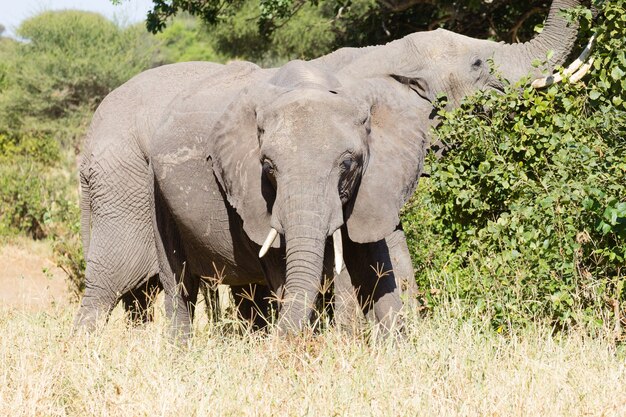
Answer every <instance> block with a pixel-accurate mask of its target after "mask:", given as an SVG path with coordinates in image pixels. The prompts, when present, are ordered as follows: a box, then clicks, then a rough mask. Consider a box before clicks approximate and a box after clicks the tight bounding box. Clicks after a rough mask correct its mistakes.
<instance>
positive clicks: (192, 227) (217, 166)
mask: <svg viewBox="0 0 626 417" xmlns="http://www.w3.org/2000/svg"><path fill="white" fill-rule="evenodd" d="M577 5H579V1H574V0H554V2H553V4H552V7H551V10H550V14H549V16H548V19H547V22H546V25H545V27H544V30H543V32H542V33H541V34H539V35H538V36H536V37H535V38H534V39H533V40H531V41H530V42H528V43H525V44H513V45H510V44H503V43H497V42H491V41H486V40H478V39H472V38H469V37H466V36H462V35H458V34H455V33H453V32H449V31H446V30H442V29H438V30H435V31H432V32H419V33H414V34H411V35H408V36H406V37H404V38H402V39H399V40H397V41H393V42H390V43H388V44H386V45H381V46H372V47H367V48H363V49H355V48H343V49H340V50H338V51H336V52H334V53H332V54H329V55H327V56H325V57H321V58H318V59H315V60H312V61H308V62H304V61H292V62H290V63H288V64H286V65H285V66H283V67H282V68H271V69H262V68H259V67H258V66H256V65H254V64H250V63H242V62H235V63H231V64H229V65H226V66H221V65H217V64H211V63H185V64H173V65H169V66H164V67H160V68H156V69H153V70H150V71H147V72H144V73H142V74H140V75H138V76H137V77H135V78H133V79H131V80H130V81H129V82H127V83H126V84H124V85H123V86H122V87H120V88H118V89H117V90H115V91H113V92H112V93H111V94H110V95H109V96H107V98H106V99H105V100H104V101H103V103H102V104H101V105H100V107H99V108H98V110H97V111H96V114H95V115H94V120H93V122H92V124H91V126H90V130H89V132H88V135H87V141H86V145H85V149H84V152H83V157H82V160H81V166H80V178H81V190H82V191H81V227H82V233H83V242H84V247H85V253H86V259H87V270H86V276H87V282H86V290H85V294H84V297H83V299H82V302H81V307H80V309H79V312H78V314H77V319H76V323H77V325H79V326H80V325H91V324H93V323H94V321H95V319H96V318H97V317H99V316H106V315H107V314H108V312H109V311H110V309H111V308H112V307H113V306H114V305H115V303H116V302H117V301H118V300H120V299H122V300H127V299H128V298H129V297H135V298H137V299H138V300H139V301H140V302H139V307H140V310H141V308H142V307H143V306H144V304H145V303H142V302H141V301H142V298H141V293H142V291H141V289H143V288H145V286H146V285H148V286H150V285H160V286H162V287H163V289H164V291H165V294H166V310H167V313H168V316H169V317H170V318H171V319H172V322H173V329H179V330H180V331H181V332H182V333H183V334H188V333H189V324H190V322H191V319H192V317H193V304H194V303H195V300H196V296H197V288H198V285H199V284H198V283H199V278H200V276H213V275H216V274H218V272H220V271H224V274H223V275H224V276H225V277H226V278H225V279H226V282H225V283H229V284H231V285H234V286H235V287H236V288H245V287H246V286H248V285H254V286H255V288H262V286H261V287H259V286H258V284H265V285H267V286H268V287H269V289H271V291H272V292H273V296H274V297H277V298H278V299H279V300H280V302H281V303H280V312H279V319H278V320H279V327H280V328H281V329H282V330H284V331H293V330H296V331H297V330H300V329H302V328H303V327H304V326H305V325H306V323H307V322H308V321H309V320H310V317H311V314H312V304H313V301H314V299H315V298H316V296H317V293H318V292H319V287H320V281H321V276H322V273H323V272H324V271H325V270H326V271H327V273H330V270H331V269H332V265H330V264H332V260H333V259H334V260H335V264H336V265H335V269H336V270H337V271H338V270H339V268H340V266H341V262H342V261H341V260H342V259H344V260H345V264H346V267H347V269H348V271H349V272H350V279H351V281H352V283H353V285H354V287H355V288H356V290H357V292H358V296H359V300H360V302H361V304H362V307H363V308H364V310H372V311H374V315H375V317H376V319H377V321H378V322H379V323H380V324H381V326H382V328H384V329H387V330H388V329H391V328H393V327H394V326H396V325H397V324H398V320H399V319H398V312H399V310H400V308H401V305H402V303H401V301H400V297H399V290H398V281H397V280H396V277H395V275H409V274H412V273H411V272H409V271H401V274H398V273H397V269H398V268H396V266H399V265H410V260H408V261H407V256H408V250H406V242H405V240H404V237H403V235H402V231H401V228H400V227H399V224H400V222H399V211H400V208H401V207H402V205H403V204H404V202H405V201H406V200H407V198H408V197H409V196H410V195H411V193H412V192H413V190H414V189H415V186H416V184H417V181H418V179H419V176H420V173H421V170H422V163H423V156H424V152H425V151H426V149H427V148H428V143H429V128H430V126H432V125H434V124H436V123H437V119H436V114H435V112H434V111H433V110H434V109H435V103H436V102H437V100H438V98H439V97H440V96H441V95H442V94H443V95H445V96H447V98H448V106H449V107H454V106H457V105H458V104H459V103H460V102H461V100H462V99H463V97H465V96H466V95H468V94H470V93H472V92H474V91H477V90H480V89H489V88H490V89H496V90H500V89H502V86H503V85H502V82H503V80H504V81H505V82H511V83H513V82H516V81H518V80H519V79H521V78H523V77H524V76H526V75H527V74H531V76H532V78H538V77H540V76H542V75H544V73H545V71H546V70H549V69H552V68H553V67H554V66H556V65H559V64H562V63H563V62H564V61H565V59H566V58H567V56H568V55H569V53H570V52H571V50H572V48H573V45H574V42H575V40H576V36H577V25H576V24H568V23H567V22H566V20H565V19H564V18H563V17H561V16H560V15H559V14H558V13H559V10H560V9H564V8H569V7H574V6H577ZM549 51H552V52H553V53H552V54H548V52H549ZM537 59H539V60H542V59H545V60H546V64H545V65H544V66H543V67H541V68H535V67H534V66H533V61H535V60H537ZM491 61H492V62H493V63H494V65H495V66H496V67H497V70H498V74H497V75H496V73H494V72H493V71H491V69H490V67H489V62H491ZM266 235H267V238H266ZM331 241H332V244H331ZM270 247H271V249H270ZM259 248H261V254H263V255H265V256H263V257H262V258H259V257H258V256H257V253H258V252H259ZM392 259H394V260H395V262H392ZM376 265H378V266H382V267H383V268H384V271H378V272H379V273H378V274H377V273H376V271H374V269H373V268H372V266H376ZM400 269H401V268H400ZM404 269H407V267H404ZM394 273H395V274H394ZM259 293H261V294H264V295H265V296H267V292H266V291H263V290H260V291H259ZM264 298H266V297H264ZM255 300H256V298H255ZM258 301H259V302H261V300H258ZM244 313H245V312H244ZM248 314H249V313H248Z"/></svg>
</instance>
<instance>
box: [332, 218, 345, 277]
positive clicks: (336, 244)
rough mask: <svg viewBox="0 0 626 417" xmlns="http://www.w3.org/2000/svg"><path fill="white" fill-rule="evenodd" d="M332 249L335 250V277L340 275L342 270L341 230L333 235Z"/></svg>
mask: <svg viewBox="0 0 626 417" xmlns="http://www.w3.org/2000/svg"><path fill="white" fill-rule="evenodd" d="M333 248H334V249H335V272H336V273H337V275H339V274H340V273H341V268H343V243H342V241H341V228H339V229H337V230H335V233H333Z"/></svg>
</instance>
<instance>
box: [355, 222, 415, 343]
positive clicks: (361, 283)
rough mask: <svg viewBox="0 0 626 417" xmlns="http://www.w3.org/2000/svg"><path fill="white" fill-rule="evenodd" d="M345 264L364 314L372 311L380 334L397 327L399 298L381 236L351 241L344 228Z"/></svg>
mask: <svg viewBox="0 0 626 417" xmlns="http://www.w3.org/2000/svg"><path fill="white" fill-rule="evenodd" d="M344 256H345V263H346V267H347V269H348V272H349V273H350V278H351V280H352V284H353V285H354V287H355V289H356V291H357V299H358V301H359V303H360V305H361V307H362V309H363V312H364V313H365V314H366V315H368V314H369V313H370V312H371V311H373V313H374V317H375V320H376V322H377V323H378V324H379V325H380V328H381V330H382V331H383V333H388V332H390V331H391V330H401V329H402V327H403V324H402V320H401V317H400V315H399V314H398V313H399V312H400V309H401V308H402V300H401V298H400V287H399V285H398V284H397V282H396V277H395V274H394V265H393V262H392V259H391V254H390V251H389V246H388V245H387V242H386V241H385V240H384V239H383V240H380V241H378V242H373V243H364V244H361V243H355V242H352V241H351V240H350V239H349V238H348V236H347V234H346V233H345V231H344Z"/></svg>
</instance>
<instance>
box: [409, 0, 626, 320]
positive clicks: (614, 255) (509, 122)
mask: <svg viewBox="0 0 626 417" xmlns="http://www.w3.org/2000/svg"><path fill="white" fill-rule="evenodd" d="M597 4H598V6H600V7H601V8H602V11H603V18H602V19H601V22H600V23H599V24H598V25H597V28H596V30H597V33H598V42H597V45H598V46H597V48H596V50H595V52H594V57H595V59H596V61H595V64H594V68H593V71H592V74H591V76H590V77H589V81H588V83H587V85H585V84H579V85H568V84H560V85H555V86H552V87H550V88H549V89H547V90H546V91H536V90H533V89H532V88H526V89H523V90H522V91H521V92H520V88H519V86H511V87H509V88H508V89H507V92H506V93H505V94H503V95H498V94H495V93H491V92H483V93H480V94H478V95H476V96H474V97H471V98H469V99H468V100H467V101H466V103H465V104H464V105H463V106H462V107H461V108H460V109H458V110H456V111H453V112H451V113H446V112H443V111H442V112H441V113H440V116H441V117H442V119H443V122H442V123H441V125H440V126H439V127H438V129H437V132H436V134H437V135H438V136H439V137H440V138H441V139H443V140H444V142H447V143H448V144H449V145H451V146H452V147H453V148H454V150H453V151H452V152H450V153H449V155H447V156H446V157H445V158H443V159H441V160H439V161H432V163H431V178H430V181H429V182H428V183H427V184H425V185H424V186H423V187H421V189H420V192H419V194H418V195H417V196H416V197H414V200H413V203H412V204H411V205H409V206H408V207H407V209H406V210H405V215H404V222H405V225H406V226H405V227H406V229H407V233H408V235H409V239H410V243H411V246H412V253H413V255H414V256H415V262H416V265H417V267H418V277H417V279H418V281H419V282H420V284H421V285H423V286H426V288H432V287H439V288H441V287H442V286H445V289H444V291H443V293H441V295H438V297H441V296H451V297H460V298H462V299H464V300H466V301H467V302H469V303H471V304H474V305H475V308H476V309H477V310H479V311H480V312H482V313H484V314H487V315H488V316H489V317H491V319H492V322H493V324H494V326H496V327H498V328H505V327H508V326H512V325H518V324H523V323H525V322H528V321H529V320H533V319H536V318H538V317H542V318H548V319H549V320H551V321H552V322H553V323H554V324H555V325H558V326H568V325H572V324H577V323H588V322H599V321H602V320H604V319H605V318H606V317H607V315H608V314H609V313H611V312H612V311H613V310H609V309H607V308H606V307H607V305H614V304H615V303H618V304H619V303H620V302H624V301H626V293H625V291H624V271H623V270H622V266H623V265H624V261H625V258H626V244H625V240H624V239H625V238H626V197H625V196H626V143H625V142H624V136H625V135H624V134H625V132H626V112H625V110H626V103H625V101H626V93H625V91H626V90H625V88H626V78H625V76H624V75H625V74H626V53H625V52H624V51H625V50H626V40H625V39H626V13H625V10H624V5H625V2H624V1H623V0H620V1H615V2H610V3H609V2H597ZM584 16H585V18H586V20H585V22H586V23H587V25H588V23H589V19H590V13H587V14H585V15H584ZM415 222H419V225H418V226H415ZM421 241H425V242H426V243H427V244H429V245H432V248H434V250H435V251H437V253H436V254H434V255H433V254H432V253H431V252H428V251H427V250H426V249H425V248H423V247H418V246H420V245H421V243H420V242H421ZM433 271H435V274H434V275H433ZM437 274H438V275H437ZM434 276H436V277H435V278H434ZM433 280H434V281H433ZM435 294H438V293H437V291H435ZM444 294H445V295H444ZM431 301H432V302H435V303H436V302H437V297H431ZM613 319H615V320H619V317H614V318H613Z"/></svg>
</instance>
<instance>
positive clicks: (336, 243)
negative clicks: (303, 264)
mask: <svg viewBox="0 0 626 417" xmlns="http://www.w3.org/2000/svg"><path fill="white" fill-rule="evenodd" d="M276 238H278V230H276V229H274V228H273V227H272V228H271V229H270V232H269V233H268V234H267V237H266V238H265V241H264V242H263V245H262V246H261V250H260V251H259V258H262V257H264V256H265V254H267V251H268V250H269V249H270V247H271V246H272V244H273V243H274V241H275V240H276ZM333 252H334V255H335V272H336V273H337V274H339V273H340V272H341V269H342V268H343V241H342V237H341V228H339V229H337V230H335V231H334V232H333Z"/></svg>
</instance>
